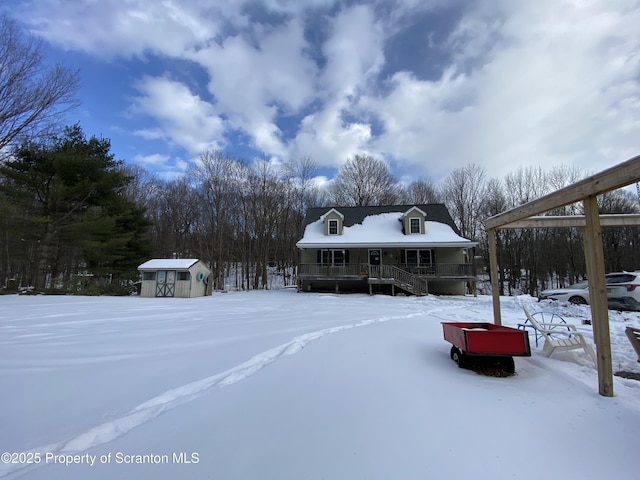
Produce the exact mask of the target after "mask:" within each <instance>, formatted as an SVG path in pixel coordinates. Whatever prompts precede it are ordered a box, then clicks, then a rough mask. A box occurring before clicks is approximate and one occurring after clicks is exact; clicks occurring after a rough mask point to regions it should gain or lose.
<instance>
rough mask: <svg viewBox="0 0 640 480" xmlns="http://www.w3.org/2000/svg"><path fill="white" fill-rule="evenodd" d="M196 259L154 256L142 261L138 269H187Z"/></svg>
mask: <svg viewBox="0 0 640 480" xmlns="http://www.w3.org/2000/svg"><path fill="white" fill-rule="evenodd" d="M198 261H199V260H198V259H197V258H154V259H152V260H147V261H146V262H144V263H143V264H142V265H140V266H139V267H138V270H188V269H189V268H191V267H192V266H193V265H194V264H195V263H197V262H198Z"/></svg>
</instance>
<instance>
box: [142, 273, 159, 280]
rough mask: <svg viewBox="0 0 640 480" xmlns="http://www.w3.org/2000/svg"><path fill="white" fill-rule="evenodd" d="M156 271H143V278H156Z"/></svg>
mask: <svg viewBox="0 0 640 480" xmlns="http://www.w3.org/2000/svg"><path fill="white" fill-rule="evenodd" d="M155 279H156V272H142V280H151V281H153V280H155Z"/></svg>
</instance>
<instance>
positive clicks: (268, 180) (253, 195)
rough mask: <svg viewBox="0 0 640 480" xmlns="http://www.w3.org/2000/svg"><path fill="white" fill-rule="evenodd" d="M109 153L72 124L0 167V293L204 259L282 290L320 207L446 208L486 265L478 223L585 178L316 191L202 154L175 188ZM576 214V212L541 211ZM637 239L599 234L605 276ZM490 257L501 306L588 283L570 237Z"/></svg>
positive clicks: (467, 170) (541, 175)
mask: <svg viewBox="0 0 640 480" xmlns="http://www.w3.org/2000/svg"><path fill="white" fill-rule="evenodd" d="M109 149H110V143H109V141H108V140H105V139H99V138H95V137H91V138H89V139H87V138H86V137H85V135H84V133H83V132H82V129H81V128H80V127H79V126H78V125H75V126H71V127H67V128H66V130H65V131H64V134H63V135H61V136H59V137H53V139H52V140H50V141H49V142H46V143H33V142H31V143H24V144H22V145H20V146H19V147H17V148H16V149H15V150H14V152H13V155H12V156H11V158H10V159H7V160H4V161H3V162H2V163H1V164H0V222H1V225H2V231H3V233H4V234H3V235H2V238H1V239H0V248H1V251H2V252H3V255H2V259H1V260H0V275H1V277H0V278H2V279H3V282H4V283H6V282H7V280H8V279H9V278H14V279H16V281H17V282H18V283H20V284H23V285H34V286H36V287H37V288H44V287H45V286H51V281H52V279H56V282H57V283H56V285H58V286H64V287H65V288H67V289H68V288H69V287H71V288H75V289H78V288H81V286H82V285H83V284H84V285H86V284H87V283H88V276H90V277H91V278H92V282H95V281H96V280H97V279H102V281H103V283H105V282H106V279H108V282H106V283H113V280H114V278H115V279H117V280H120V281H129V282H130V281H133V280H135V279H136V278H137V272H136V267H137V265H139V264H140V263H142V262H143V261H145V260H146V259H148V258H151V257H156V258H200V259H202V260H203V261H205V262H206V263H208V264H209V265H210V266H211V269H212V272H213V274H212V278H211V281H212V282H213V288H215V289H223V288H226V287H228V286H231V287H234V288H240V289H258V288H269V287H270V285H271V284H270V282H271V281H272V280H273V277H270V276H269V273H268V272H271V275H281V276H282V277H283V279H282V282H283V283H284V284H285V285H287V284H291V283H293V281H294V278H293V277H292V276H291V275H292V273H293V272H294V271H295V266H296V263H297V249H296V246H295V244H296V242H297V241H298V240H299V239H300V238H301V237H302V235H303V229H304V225H303V222H304V216H305V212H306V210H307V208H309V207H312V206H329V205H331V206H365V205H388V204H421V203H444V204H445V205H446V206H447V208H448V209H449V211H450V213H451V215H452V217H453V219H454V221H455V223H456V225H457V226H458V228H459V229H460V233H461V235H462V236H463V237H465V238H469V239H472V240H476V241H478V242H479V247H478V249H477V251H476V257H477V258H478V259H479V260H484V261H485V262H486V260H487V258H488V244H487V235H486V231H485V228H484V220H485V219H486V218H488V217H490V216H492V215H496V214H498V213H501V212H503V211H505V210H507V209H510V208H513V207H515V206H518V205H520V204H523V203H525V202H528V201H530V200H533V199H535V198H538V197H540V196H543V195H545V194H547V193H550V192H551V191H554V190H557V189H559V188H562V187H564V186H567V185H569V184H571V183H574V182H576V181H578V180H580V179H581V178H583V177H584V176H586V174H583V173H582V172H580V171H579V170H577V169H569V168H565V167H556V168H553V169H551V170H550V171H544V170H543V169H541V168H539V167H528V168H524V167H522V168H519V169H517V170H515V171H513V172H511V173H509V174H507V175H506V176H504V178H491V177H489V176H488V175H487V172H486V170H485V169H484V168H483V167H481V166H479V165H477V164H469V165H467V166H464V167H461V168H458V169H456V170H454V171H453V172H452V173H451V174H450V175H449V176H448V177H446V178H445V179H444V180H443V181H442V182H440V183H439V184H435V183H434V182H432V181H431V180H430V179H428V178H426V177H422V178H418V179H416V180H414V181H413V182H411V183H409V184H408V185H403V184H401V183H399V182H398V181H397V180H396V179H395V178H394V177H393V175H392V174H391V172H390V170H389V168H388V166H387V165H386V164H385V163H384V162H383V161H381V160H378V159H375V158H373V157H371V156H368V155H355V156H354V157H351V158H349V159H348V160H347V161H346V162H345V163H344V164H343V165H342V166H341V167H340V169H339V171H338V173H337V175H336V177H335V178H334V179H333V181H332V182H330V186H329V187H328V188H321V187H320V186H319V185H318V184H317V183H316V181H315V178H316V177H317V175H318V171H319V167H318V166H317V165H316V164H315V163H314V161H313V160H312V159H311V157H304V158H301V159H298V160H295V161H291V162H289V163H287V164H284V165H277V164H274V163H273V162H269V161H267V160H264V159H263V160H256V161H246V160H242V159H237V158H234V157H233V156H230V155H228V154H226V153H225V152H222V151H217V150H211V151H206V152H204V153H203V154H202V155H201V156H200V158H199V159H198V161H197V162H194V163H193V165H191V167H189V169H188V170H187V172H186V173H185V175H184V176H181V177H179V178H175V179H173V180H163V179H161V178H159V177H158V176H157V175H154V174H152V173H150V172H148V171H146V170H144V169H143V168H141V167H138V166H130V165H126V164H125V163H124V162H122V161H117V160H115V159H114V158H113V155H112V154H111V153H110V151H109ZM638 200H639V199H638V198H637V197H636V195H635V194H633V193H632V192H630V191H628V190H617V191H614V192H610V193H607V194H605V195H601V196H600V197H599V205H600V211H601V213H618V214H620V213H639V212H640V204H639V202H638ZM581 213H582V206H581V204H574V205H569V206H566V207H563V208H562V209H558V210H556V211H553V212H550V214H552V215H576V214H581ZM638 233H639V232H638V227H620V228H613V227H610V228H604V229H603V240H604V244H605V262H606V269H607V270H608V271H618V270H624V269H627V270H633V269H636V268H637V267H638V265H640V250H639V249H638V239H639V238H640V236H639V235H638ZM498 252H499V257H500V259H499V264H500V276H501V280H502V282H501V284H502V285H504V288H505V292H503V293H507V294H509V293H513V292H516V291H517V292H520V291H522V292H525V293H530V294H533V295H535V294H537V292H538V291H539V290H540V289H543V288H547V287H551V286H556V284H558V285H563V284H565V283H572V282H574V281H578V280H581V279H583V278H585V275H586V267H585V265H584V253H583V247H582V231H581V229H579V228H562V229H534V230H505V231H500V232H499V233H498ZM481 263H482V261H480V264H481ZM269 267H271V268H269ZM481 271H482V270H481ZM554 281H555V282H556V284H552V282H554ZM279 283H281V282H279ZM79 285H80V286H79Z"/></svg>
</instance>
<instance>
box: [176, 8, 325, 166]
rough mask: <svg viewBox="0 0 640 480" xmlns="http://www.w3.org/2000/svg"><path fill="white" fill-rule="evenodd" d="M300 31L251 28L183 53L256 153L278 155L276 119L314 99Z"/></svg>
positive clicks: (298, 27)
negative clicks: (201, 70)
mask: <svg viewBox="0 0 640 480" xmlns="http://www.w3.org/2000/svg"><path fill="white" fill-rule="evenodd" d="M305 48H306V42H305V40H304V37H303V26H302V24H301V23H300V21H298V20H295V19H294V20H291V21H289V22H287V23H286V24H284V25H282V26H279V27H259V28H256V31H255V38H253V39H252V38H250V36H242V35H237V36H233V37H229V38H227V39H226V40H225V41H224V42H222V43H221V44H217V43H212V44H211V45H210V46H208V47H207V48H205V49H201V50H198V51H197V52H192V53H189V54H188V57H189V58H190V59H191V60H194V61H196V62H197V63H199V64H200V65H202V66H203V67H204V68H205V69H206V70H207V72H208V73H209V75H210V82H209V90H210V92H211V94H212V95H214V96H215V98H216V99H217V104H218V108H219V109H220V111H221V112H224V114H225V115H226V116H227V117H228V119H229V122H230V124H231V125H232V126H233V127H235V128H238V129H241V130H243V131H244V132H246V133H247V134H248V135H249V137H250V138H251V141H252V143H253V145H254V146H255V148H256V149H258V150H263V151H265V152H269V153H273V154H276V155H282V154H283V153H284V146H283V143H282V142H283V140H282V133H281V131H280V129H279V128H278V126H277V125H276V123H275V120H276V118H277V116H278V115H290V114H293V113H296V112H298V110H299V109H300V108H302V107H303V106H305V105H307V104H308V103H309V102H310V101H311V100H312V99H313V98H314V95H315V91H314V85H315V80H314V76H315V74H316V67H315V64H314V63H313V61H312V60H310V59H309V58H308V57H307V55H306V54H305Z"/></svg>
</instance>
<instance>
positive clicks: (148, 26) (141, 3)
mask: <svg viewBox="0 0 640 480" xmlns="http://www.w3.org/2000/svg"><path fill="white" fill-rule="evenodd" d="M210 4H211V2H204V1H189V2H184V1H178V0H162V1H156V0H62V1H61V0H30V1H26V2H24V3H23V4H22V6H21V7H16V8H19V9H20V10H22V15H23V16H24V17H26V18H28V22H29V24H30V25H31V27H32V29H33V30H34V31H35V32H36V33H38V34H40V35H42V36H43V37H45V38H46V39H47V40H49V41H50V42H52V43H54V44H57V45H61V46H62V47H63V48H65V49H71V50H80V51H85V52H88V53H91V54H93V55H96V56H99V57H107V58H111V57H116V56H130V55H142V54H144V53H145V52H155V53H159V54H163V55H170V56H180V55H181V54H182V52H183V51H184V49H185V48H188V47H191V46H194V45H199V44H201V43H203V42H206V41H207V40H208V39H210V38H212V37H214V36H215V35H217V34H218V33H219V32H220V29H221V28H222V27H223V22H222V20H223V19H224V18H225V16H224V15H220V13H221V11H222V9H223V8H224V12H225V15H226V16H230V15H234V14H235V13H236V12H237V10H236V8H234V6H235V5H236V3H235V2H229V4H228V5H224V6H220V5H219V6H218V7H216V6H215V5H213V6H211V5H210ZM238 18H241V17H240V16H239V14H238Z"/></svg>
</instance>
